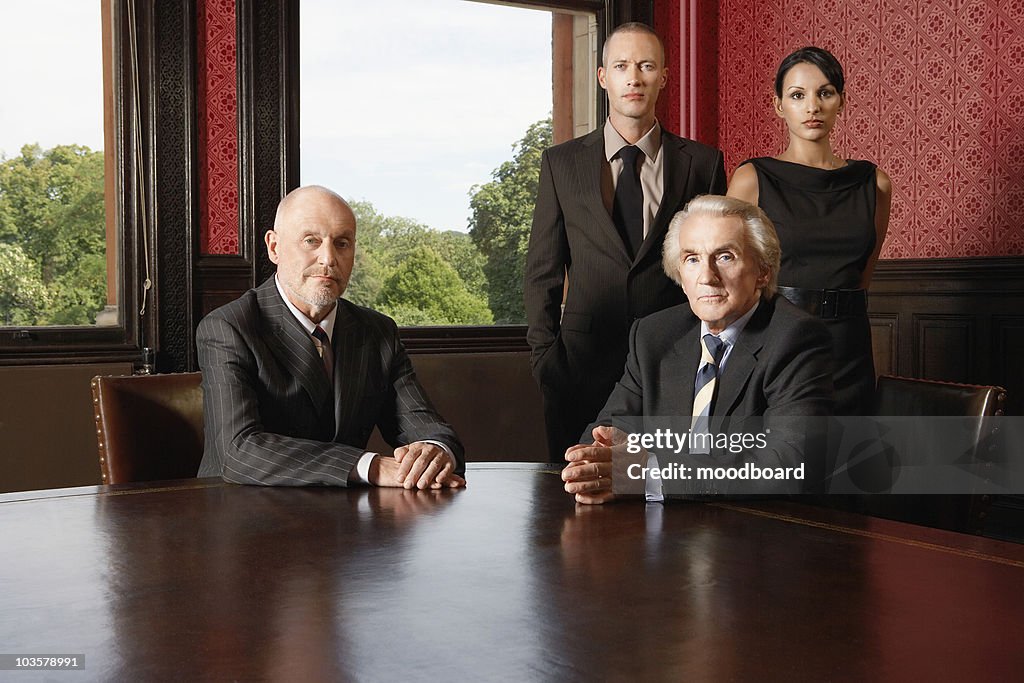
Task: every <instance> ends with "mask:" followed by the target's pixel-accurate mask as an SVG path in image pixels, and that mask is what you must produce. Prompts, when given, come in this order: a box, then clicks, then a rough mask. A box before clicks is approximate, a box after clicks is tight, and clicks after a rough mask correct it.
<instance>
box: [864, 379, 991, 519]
mask: <svg viewBox="0 0 1024 683" xmlns="http://www.w3.org/2000/svg"><path fill="white" fill-rule="evenodd" d="M1005 404H1006V390H1005V389H1003V388H1002V387H997V386H984V385H976V384H955V383H953V382H938V381H935V380H927V379H911V378H908V377H893V376H891V375H882V376H881V377H879V378H878V385H877V389H876V391H875V409H876V413H877V414H878V415H888V416H908V417H911V416H917V415H922V416H924V415H934V416H939V417H958V416H963V417H976V418H978V420H977V422H976V423H975V424H974V425H972V429H973V431H974V433H973V436H972V439H973V443H974V444H975V452H974V454H973V457H974V459H975V460H976V461H984V460H985V458H986V453H985V452H984V451H983V448H982V447H981V444H982V442H983V440H984V439H985V437H987V436H988V435H989V434H990V433H991V431H992V429H993V425H992V424H991V421H990V420H988V419H987V418H991V417H994V416H997V415H1002V414H1003V406H1004V405H1005ZM990 505H991V496H988V495H971V494H963V495H928V496H914V495H907V494H902V495H899V494H897V495H884V496H868V497H867V498H866V502H865V503H864V509H863V510H862V511H864V512H867V513H868V514H871V515H875V516H879V517H887V518H889V519H896V520H899V521H903V522H910V523H912V524H924V525H926V526H935V527H939V528H942V529H950V530H953V531H962V532H968V533H981V532H982V531H983V530H984V525H985V518H986V517H987V515H988V509H989V507H990Z"/></svg>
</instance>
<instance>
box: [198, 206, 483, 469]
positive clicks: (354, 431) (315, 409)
mask: <svg viewBox="0 0 1024 683" xmlns="http://www.w3.org/2000/svg"><path fill="white" fill-rule="evenodd" d="M265 242H266V246H267V255H268V256H269V258H270V260H271V261H272V262H273V263H275V264H276V265H277V273H276V274H275V275H274V277H272V278H270V279H268V280H267V281H266V282H264V283H263V284H262V285H260V286H259V287H256V288H255V289H250V290H249V291H248V292H246V293H245V294H243V295H242V296H241V297H240V298H239V299H237V300H235V301H233V302H231V303H229V304H227V305H226V306H222V307H221V308H218V309H217V310H215V311H213V312H212V313H210V314H209V315H208V316H206V317H205V318H204V319H203V321H202V322H201V323H200V324H199V330H198V332H197V334H196V344H197V346H198V350H199V365H200V368H201V369H202V371H203V392H204V396H203V405H204V418H205V427H206V448H205V452H204V454H203V461H202V464H201V465H200V468H199V476H201V477H202V476H220V477H223V478H224V479H225V480H226V481H230V482H235V483H240V484H263V485H276V486H304V485H327V486H347V485H349V484H353V483H368V484H373V485H377V486H404V487H405V488H418V489H427V488H434V489H437V488H443V487H458V486H463V485H465V480H464V479H463V478H462V477H461V476H460V475H461V474H462V473H463V472H464V470H465V462H464V460H463V452H462V445H461V444H460V443H459V439H458V437H457V436H456V435H455V432H454V431H453V430H452V428H451V427H450V426H448V425H447V424H446V423H445V422H444V421H443V420H442V419H441V417H440V415H438V414H437V413H436V412H435V411H434V409H433V407H432V406H431V405H430V401H429V400H428V399H427V396H426V394H425V393H424V391H423V389H422V387H420V385H419V383H418V382H417V381H416V375H415V373H414V372H413V369H412V365H411V363H410V362H409V358H408V356H407V355H406V353H405V349H404V348H403V346H402V342H401V341H400V340H399V338H398V328H397V327H396V325H395V322H394V321H393V320H391V319H390V318H388V317H387V316H385V315H383V314H381V313H377V312H376V311H372V310H370V309H368V308H364V307H361V306H356V305H355V304H352V303H350V302H348V301H345V300H344V299H341V298H340V297H341V295H342V293H344V291H345V288H346V287H347V286H348V281H349V277H350V276H351V274H352V267H353V263H354V258H355V245H356V219H355V215H354V214H353V213H352V210H351V208H349V206H348V204H347V203H346V202H345V201H344V200H343V199H342V198H341V197H339V196H338V195H337V194H335V193H334V192H332V191H330V190H328V189H326V188H323V187H316V186H311V187H304V188H299V189H297V190H295V191H293V192H291V193H290V194H289V195H288V196H286V197H285V198H284V199H283V200H282V201H281V204H280V206H279V207H278V210H277V216H276V218H275V220H274V228H273V230H268V231H267V233H266V236H265ZM375 425H376V426H378V427H379V428H380V431H381V434H382V435H383V436H384V438H385V439H386V440H387V441H388V443H390V444H391V445H392V446H393V447H395V450H394V452H393V453H392V454H387V455H383V454H378V453H372V452H367V451H366V443H367V440H368V439H369V437H370V434H371V432H372V431H373V427H374V426H375Z"/></svg>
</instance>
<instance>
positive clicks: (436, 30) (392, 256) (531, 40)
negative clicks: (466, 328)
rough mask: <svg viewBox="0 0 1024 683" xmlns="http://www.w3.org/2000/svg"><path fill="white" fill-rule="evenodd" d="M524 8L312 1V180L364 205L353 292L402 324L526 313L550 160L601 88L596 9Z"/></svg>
mask: <svg viewBox="0 0 1024 683" xmlns="http://www.w3.org/2000/svg"><path fill="white" fill-rule="evenodd" d="M522 4H523V3H519V5H520V6H515V7H513V6H507V5H500V4H489V3H480V2H469V1H467V0H430V1H425V0H380V1H379V2H373V3H367V2H359V1H358V0H344V1H338V0H303V2H302V3H301V5H300V13H301V15H300V21H299V27H300V29H299V30H300V37H299V70H300V80H301V89H302V98H301V108H300V111H301V113H300V117H301V118H300V125H299V135H300V141H299V145H300V155H299V158H300V171H299V172H300V178H301V182H302V184H305V185H308V184H319V185H325V186H327V187H330V188H331V189H334V190H336V191H338V192H339V193H341V194H342V195H343V196H345V197H346V198H347V199H349V201H350V203H351V204H352V206H353V209H354V210H355V212H356V216H357V221H358V236H357V244H358V246H357V255H356V266H355V270H354V272H353V277H352V281H351V283H350V285H349V288H348V291H347V292H346V297H347V298H349V299H351V300H353V301H355V302H356V303H360V304H363V305H367V306H371V307H373V308H376V309H378V310H382V311H384V312H386V313H388V314H390V315H391V316H392V317H394V318H395V319H396V320H397V321H398V323H399V324H400V325H404V326H421V325H422V326H427V325H429V326H436V325H474V326H479V325H492V324H499V325H500V324H507V325H519V324H522V323H523V322H524V319H525V316H524V311H523V296H522V280H523V261H524V258H525V254H526V246H527V241H528V239H529V231H530V224H531V221H532V215H533V203H534V198H535V196H536V184H537V177H538V175H539V169H540V165H539V162H540V154H541V152H542V151H543V150H544V149H545V148H547V147H548V146H550V145H551V144H552V142H553V141H557V142H560V141H562V140H564V139H568V138H569V137H573V136H577V135H581V134H583V133H586V132H588V131H590V130H593V129H594V127H596V123H597V121H596V120H597V101H598V98H597V85H596V81H595V76H594V74H595V71H596V67H597V18H596V14H595V13H594V12H593V11H590V12H583V11H574V12H570V11H568V10H561V9H560V10H550V9H528V8H524V7H522V6H521V5H522ZM569 4H570V3H561V5H562V6H566V5H569ZM584 4H587V5H593V4H594V3H580V5H584ZM553 55H554V56H555V57H554V59H553ZM553 61H554V68H553Z"/></svg>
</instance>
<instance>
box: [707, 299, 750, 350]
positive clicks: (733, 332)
mask: <svg viewBox="0 0 1024 683" xmlns="http://www.w3.org/2000/svg"><path fill="white" fill-rule="evenodd" d="M760 305H761V298H760V297H758V299H757V301H755V302H754V305H753V306H751V307H750V310H749V311H747V312H746V313H744V314H743V315H741V316H740V317H739V318H737V319H736V320H734V321H733V323H732V325H729V327H727V328H725V329H724V330H722V331H721V332H719V333H718V334H717V335H715V336H716V337H718V338H719V339H721V340H722V341H724V342H725V343H726V344H728V345H729V346H733V345H734V344H735V343H736V340H737V339H738V338H739V336H740V333H741V332H742V331H743V328H744V327H746V326H747V323H748V322H750V319H751V318H752V317H753V316H754V311H756V310H757V307H758V306H760ZM710 332H711V330H709V329H708V324H707V323H706V322H704V321H703V320H701V321H700V336H701V339H703V338H704V335H705V334H708V333H710Z"/></svg>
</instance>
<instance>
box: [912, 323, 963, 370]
mask: <svg viewBox="0 0 1024 683" xmlns="http://www.w3.org/2000/svg"><path fill="white" fill-rule="evenodd" d="M913 320H914V341H915V349H914V352H915V353H914V359H915V362H914V366H913V367H914V376H915V377H921V378H924V379H938V380H946V381H949V382H970V381H971V378H972V377H976V376H977V370H976V368H975V367H974V366H975V363H974V360H973V354H974V348H975V344H974V341H975V339H976V337H977V329H976V326H975V320H974V318H973V317H971V316H964V315H916V314H915V315H914V316H913Z"/></svg>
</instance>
